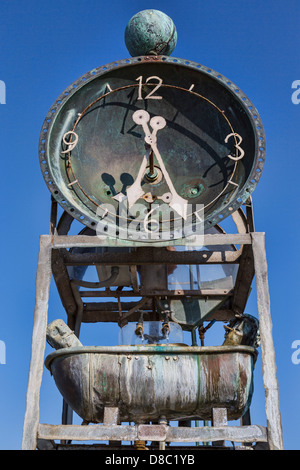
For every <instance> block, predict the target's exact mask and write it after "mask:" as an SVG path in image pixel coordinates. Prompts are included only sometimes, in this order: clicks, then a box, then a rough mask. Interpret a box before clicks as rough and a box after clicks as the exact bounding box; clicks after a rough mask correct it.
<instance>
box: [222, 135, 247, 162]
mask: <svg viewBox="0 0 300 470" xmlns="http://www.w3.org/2000/svg"><path fill="white" fill-rule="evenodd" d="M230 137H237V139H238V143H236V144H235V145H234V146H235V148H236V149H237V150H239V151H240V152H241V153H240V155H239V156H238V157H233V156H232V155H227V157H228V158H230V159H231V160H234V161H238V160H241V159H242V158H243V157H244V155H245V152H244V150H243V149H242V148H241V147H240V145H241V143H242V142H243V139H242V137H241V136H240V134H237V133H236V132H232V133H231V134H228V136H227V137H226V138H225V143H226V144H227V142H228V140H229V139H230Z"/></svg>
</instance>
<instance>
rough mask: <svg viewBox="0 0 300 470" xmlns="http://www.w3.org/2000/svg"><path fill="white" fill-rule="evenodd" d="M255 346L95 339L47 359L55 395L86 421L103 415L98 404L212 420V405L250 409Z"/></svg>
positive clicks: (232, 410) (233, 412) (235, 414)
mask: <svg viewBox="0 0 300 470" xmlns="http://www.w3.org/2000/svg"><path fill="white" fill-rule="evenodd" d="M255 358H256V352H255V350H254V348H251V347H248V346H235V347H230V346H217V347H211V346H210V347H190V346H185V345H170V346H161V345H160V346H155V345H154V346H111V347H103V346H94V347H82V348H68V349H67V350H58V351H55V352H53V353H51V354H50V355H49V356H48V357H47V358H46V362H45V364H46V366H47V368H48V369H49V370H50V371H51V373H52V374H53V377H54V380H55V382H56V385H57V387H58V389H59V390H60V392H61V394H62V395H63V397H64V398H65V400H66V401H67V402H68V403H69V405H70V406H71V407H72V408H73V409H74V411H75V412H76V413H77V414H78V415H79V416H81V418H83V419H84V420H86V421H88V422H95V423H98V422H102V421H103V414H104V407H105V406H113V407H116V406H118V407H119V411H120V419H121V421H134V422H136V423H145V422H148V421H149V420H150V421H155V420H158V419H159V418H160V417H161V416H165V417H166V419H168V420H172V419H183V418H199V419H205V420H209V419H211V409H212V408H213V407H222V408H227V411H228V419H229V420H231V419H238V418H239V417H241V416H242V415H243V413H244V412H245V411H246V410H247V409H248V407H249V405H250V402H251V397H252V388H253V383H252V380H253V377H252V376H253V367H254V362H255Z"/></svg>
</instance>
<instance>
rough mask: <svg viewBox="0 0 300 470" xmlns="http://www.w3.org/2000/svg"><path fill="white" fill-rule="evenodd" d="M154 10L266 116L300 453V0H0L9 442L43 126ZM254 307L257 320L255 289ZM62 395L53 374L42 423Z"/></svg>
mask: <svg viewBox="0 0 300 470" xmlns="http://www.w3.org/2000/svg"><path fill="white" fill-rule="evenodd" d="M147 8H154V9H158V10H161V11H163V12H165V13H166V14H168V15H169V16H170V17H171V18H172V19H173V21H174V23H175V25H176V27H177V31H178V43H177V46H176V48H175V50H174V52H173V54H172V55H173V56H175V57H179V58H186V59H190V60H194V61H196V62H199V63H201V64H203V65H206V66H209V67H211V68H213V69H214V70H216V71H218V72H220V73H222V74H223V75H225V76H226V77H228V78H230V79H231V80H232V81H233V82H234V83H236V84H237V85H238V86H239V87H240V89H241V90H243V92H244V93H246V95H247V96H248V97H249V98H250V100H251V101H252V102H253V103H254V105H255V106H256V107H257V108H258V110H259V113H260V116H261V118H262V122H263V124H264V128H265V132H266V139H267V158H266V164H265V168H264V171H263V174H262V178H261V180H260V182H259V184H258V186H257V188H256V190H255V191H254V193H253V202H254V210H255V223H256V230H257V231H261V232H266V243H267V245H266V246H267V258H268V265H269V284H270V296H271V314H272V319H273V336H274V343H275V348H276V360H277V367H278V380H279V391H280V404H281V413H282V423H283V432H284V444H285V448H286V449H300V437H299V430H298V428H299V425H298V423H299V417H300V400H299V388H300V364H299V365H295V364H293V363H292V361H291V355H292V352H293V350H292V343H293V341H295V340H300V321H299V290H300V289H299V277H300V276H299V274H300V273H299V261H300V260H299V249H298V246H299V245H298V242H299V229H300V224H299V210H298V200H299V174H300V171H299V170H300V167H299V161H300V155H299V148H300V145H299V144H300V142H299V141H300V133H299V124H300V104H299V105H295V104H293V103H292V101H291V95H292V91H293V90H292V88H291V86H292V82H293V81H294V80H300V61H299V50H300V36H299V24H300V2H299V0H285V1H284V2H283V1H279V0H264V1H261V0H243V1H240V0H227V1H225V2H224V0H210V1H208V2H207V1H206V2H204V1H198V0H197V1H196V0H185V1H184V2H179V1H169V0H160V1H155V0H154V1H152V2H149V1H144V0H138V1H137V0H135V1H126V0H122V1H121V0H110V1H105V2H104V1H102V0H98V1H96V0H89V1H85V2H83V1H79V0H73V1H67V0H52V1H51V2H49V1H47V2H46V1H45V0H26V1H25V0H18V1H16V0H9V1H7V0H0V9H1V19H0V25H1V27H0V48H1V49H0V50H1V54H0V80H3V81H4V82H5V84H6V104H1V105H0V155H1V162H2V165H1V168H2V171H1V176H2V183H1V185H0V191H1V214H2V230H1V289H2V293H1V322H0V340H1V341H4V342H5V345H6V364H0V449H19V448H20V446H21V440H22V428H23V420H24V413H25V399H26V389H27V379H28V370H29V361H30V348H31V334H32V323H33V311H34V302H35V274H36V267H37V256H38V241H39V236H40V234H45V233H48V229H49V211H50V193H49V191H48V189H47V187H46V185H45V183H44V180H43V177H42V174H41V171H40V167H39V161H38V152H37V149H38V140H39V133H40V129H41V126H42V123H43V120H44V117H45V115H46V114H47V112H48V109H49V108H50V106H51V105H52V103H53V102H54V100H55V99H56V98H57V96H58V95H59V94H60V93H61V92H62V91H63V90H64V89H65V88H66V87H67V86H68V85H69V84H70V83H72V82H73V81H74V80H76V79H77V78H78V77H80V76H81V75H83V74H84V73H86V72H88V71H89V70H91V69H93V68H94V67H97V66H100V65H103V64H106V63H109V62H112V61H115V60H118V59H123V58H126V57H128V56H129V53H128V52H127V49H126V47H125V43H124V30H125V27H126V24H127V22H128V21H129V19H130V18H131V17H132V16H133V15H134V14H135V13H137V12H138V11H140V10H144V9H147ZM254 290H255V289H254ZM247 313H250V314H253V315H255V316H257V307H256V300H255V293H253V294H252V295H251V297H250V300H249V304H248V307H247ZM59 317H62V318H65V317H64V312H63V309H62V307H61V306H60V302H59V300H58V298H57V294H56V292H55V289H53V288H52V290H51V304H50V310H49V321H50V320H52V319H55V318H59ZM107 336H109V335H107V332H106V333H105V334H103V332H101V330H99V329H95V330H93V331H92V333H91V337H90V341H89V339H88V338H85V339H84V341H85V344H88V343H89V342H90V344H95V343H97V344H103V342H105V341H106V338H107ZM108 341H110V342H111V344H114V343H116V342H117V338H116V337H114V336H113V335H112V336H111V337H109V338H108ZM255 374H256V385H255V387H256V388H255V394H254V400H253V404H254V406H253V408H252V420H253V423H255V424H262V425H265V412H264V394H263V389H262V381H261V378H260V376H261V369H260V361H258V364H257V367H256V370H255ZM52 396H53V397H54V398H52ZM57 399H58V392H56V389H55V387H54V386H53V382H52V379H51V378H50V377H49V374H48V371H46V370H45V373H44V378H43V388H42V394H41V408H42V410H41V422H51V423H55V422H57V423H59V422H60V413H61V410H60V402H59V405H57V401H58V400H57Z"/></svg>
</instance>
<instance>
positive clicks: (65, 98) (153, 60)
mask: <svg viewBox="0 0 300 470" xmlns="http://www.w3.org/2000/svg"><path fill="white" fill-rule="evenodd" d="M264 156H265V138H264V132H263V127H262V124H261V121H260V118H259V116H258V113H257V111H256V109H255V108H254V106H253V105H252V103H251V102H250V101H249V99H248V98H247V97H246V96H245V95H244V94H243V93H242V92H241V90H239V89H238V88H237V87H236V86H235V85H234V84H233V83H232V82H230V81H229V80H227V79H226V78H225V77H223V76H222V75H220V74H217V73H216V72H214V71H212V70H211V69H207V68H206V67H203V66H201V65H199V64H196V63H194V62H189V61H184V60H181V59H174V58H173V57H166V56H159V57H135V58H132V59H127V60H123V61H119V62H115V63H113V64H109V65H106V66H103V67H100V68H99V69H96V70H94V71H91V72H89V73H88V74H86V75H85V76H83V77H82V78H80V79H79V80H77V81H76V82H75V83H74V84H72V85H71V86H70V87H69V88H67V90H66V91H65V92H64V93H63V94H62V95H61V96H60V97H59V98H58V100H57V101H56V102H55V103H54V105H53V106H52V107H51V109H50V111H49V113H48V115H47V117H46V120H45V123H44V125H43V128H42V132H41V139H40V161H41V167H42V171H43V175H44V178H45V180H46V182H47V184H48V187H49V189H50V191H51V192H52V194H53V196H54V198H56V199H57V201H58V202H59V203H60V204H61V205H62V206H63V207H64V209H65V210H66V211H67V212H69V213H71V214H72V216H73V217H74V218H76V219H78V220H80V221H81V222H82V223H84V224H85V225H87V226H89V227H93V228H95V226H97V224H99V222H101V224H102V225H101V226H102V227H103V229H104V231H105V230H106V231H107V233H108V235H112V236H120V237H125V238H127V237H128V227H134V233H135V234H136V233H138V232H139V230H140V235H138V236H137V237H136V238H139V237H141V238H147V237H145V233H146V234H147V233H149V232H150V233H151V237H149V238H150V241H153V240H154V239H159V238H161V237H162V236H163V234H164V233H166V232H169V233H170V234H171V235H170V236H171V237H174V236H175V237H176V233H180V235H178V236H185V235H189V234H190V233H192V231H193V230H194V227H195V226H200V225H201V226H203V227H204V228H208V227H211V226H213V225H215V224H216V223H219V222H220V220H222V218H224V217H226V216H227V215H229V214H230V213H232V212H233V211H234V210H236V209H237V208H238V207H239V206H240V205H241V204H242V203H243V202H244V201H245V200H246V199H247V198H248V197H249V195H250V194H251V192H252V191H253V190H254V188H255V186H256V184H257V182H258V180H259V177H260V174H261V171H262V168H263V164H264ZM121 205H122V207H123V209H122V210H121V209H120V206H121ZM125 207H126V210H125ZM155 214H157V217H156V219H155V217H154V215H155ZM150 215H151V218H150ZM150 220H151V223H150ZM182 221H183V225H182V226H184V230H183V232H182V231H179V232H176V227H177V228H178V226H180V224H181V222H182ZM178 224H179V225H178ZM105 227H106V228H105ZM144 229H145V230H144Z"/></svg>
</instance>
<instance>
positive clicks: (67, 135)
mask: <svg viewBox="0 0 300 470" xmlns="http://www.w3.org/2000/svg"><path fill="white" fill-rule="evenodd" d="M72 136H74V140H71V139H72ZM62 140H63V143H64V144H65V145H67V146H68V148H67V150H64V151H63V152H61V153H68V152H71V150H73V149H74V148H75V147H76V145H77V143H78V135H77V134H76V132H74V131H68V132H66V133H65V134H64V136H63V139H62Z"/></svg>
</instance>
